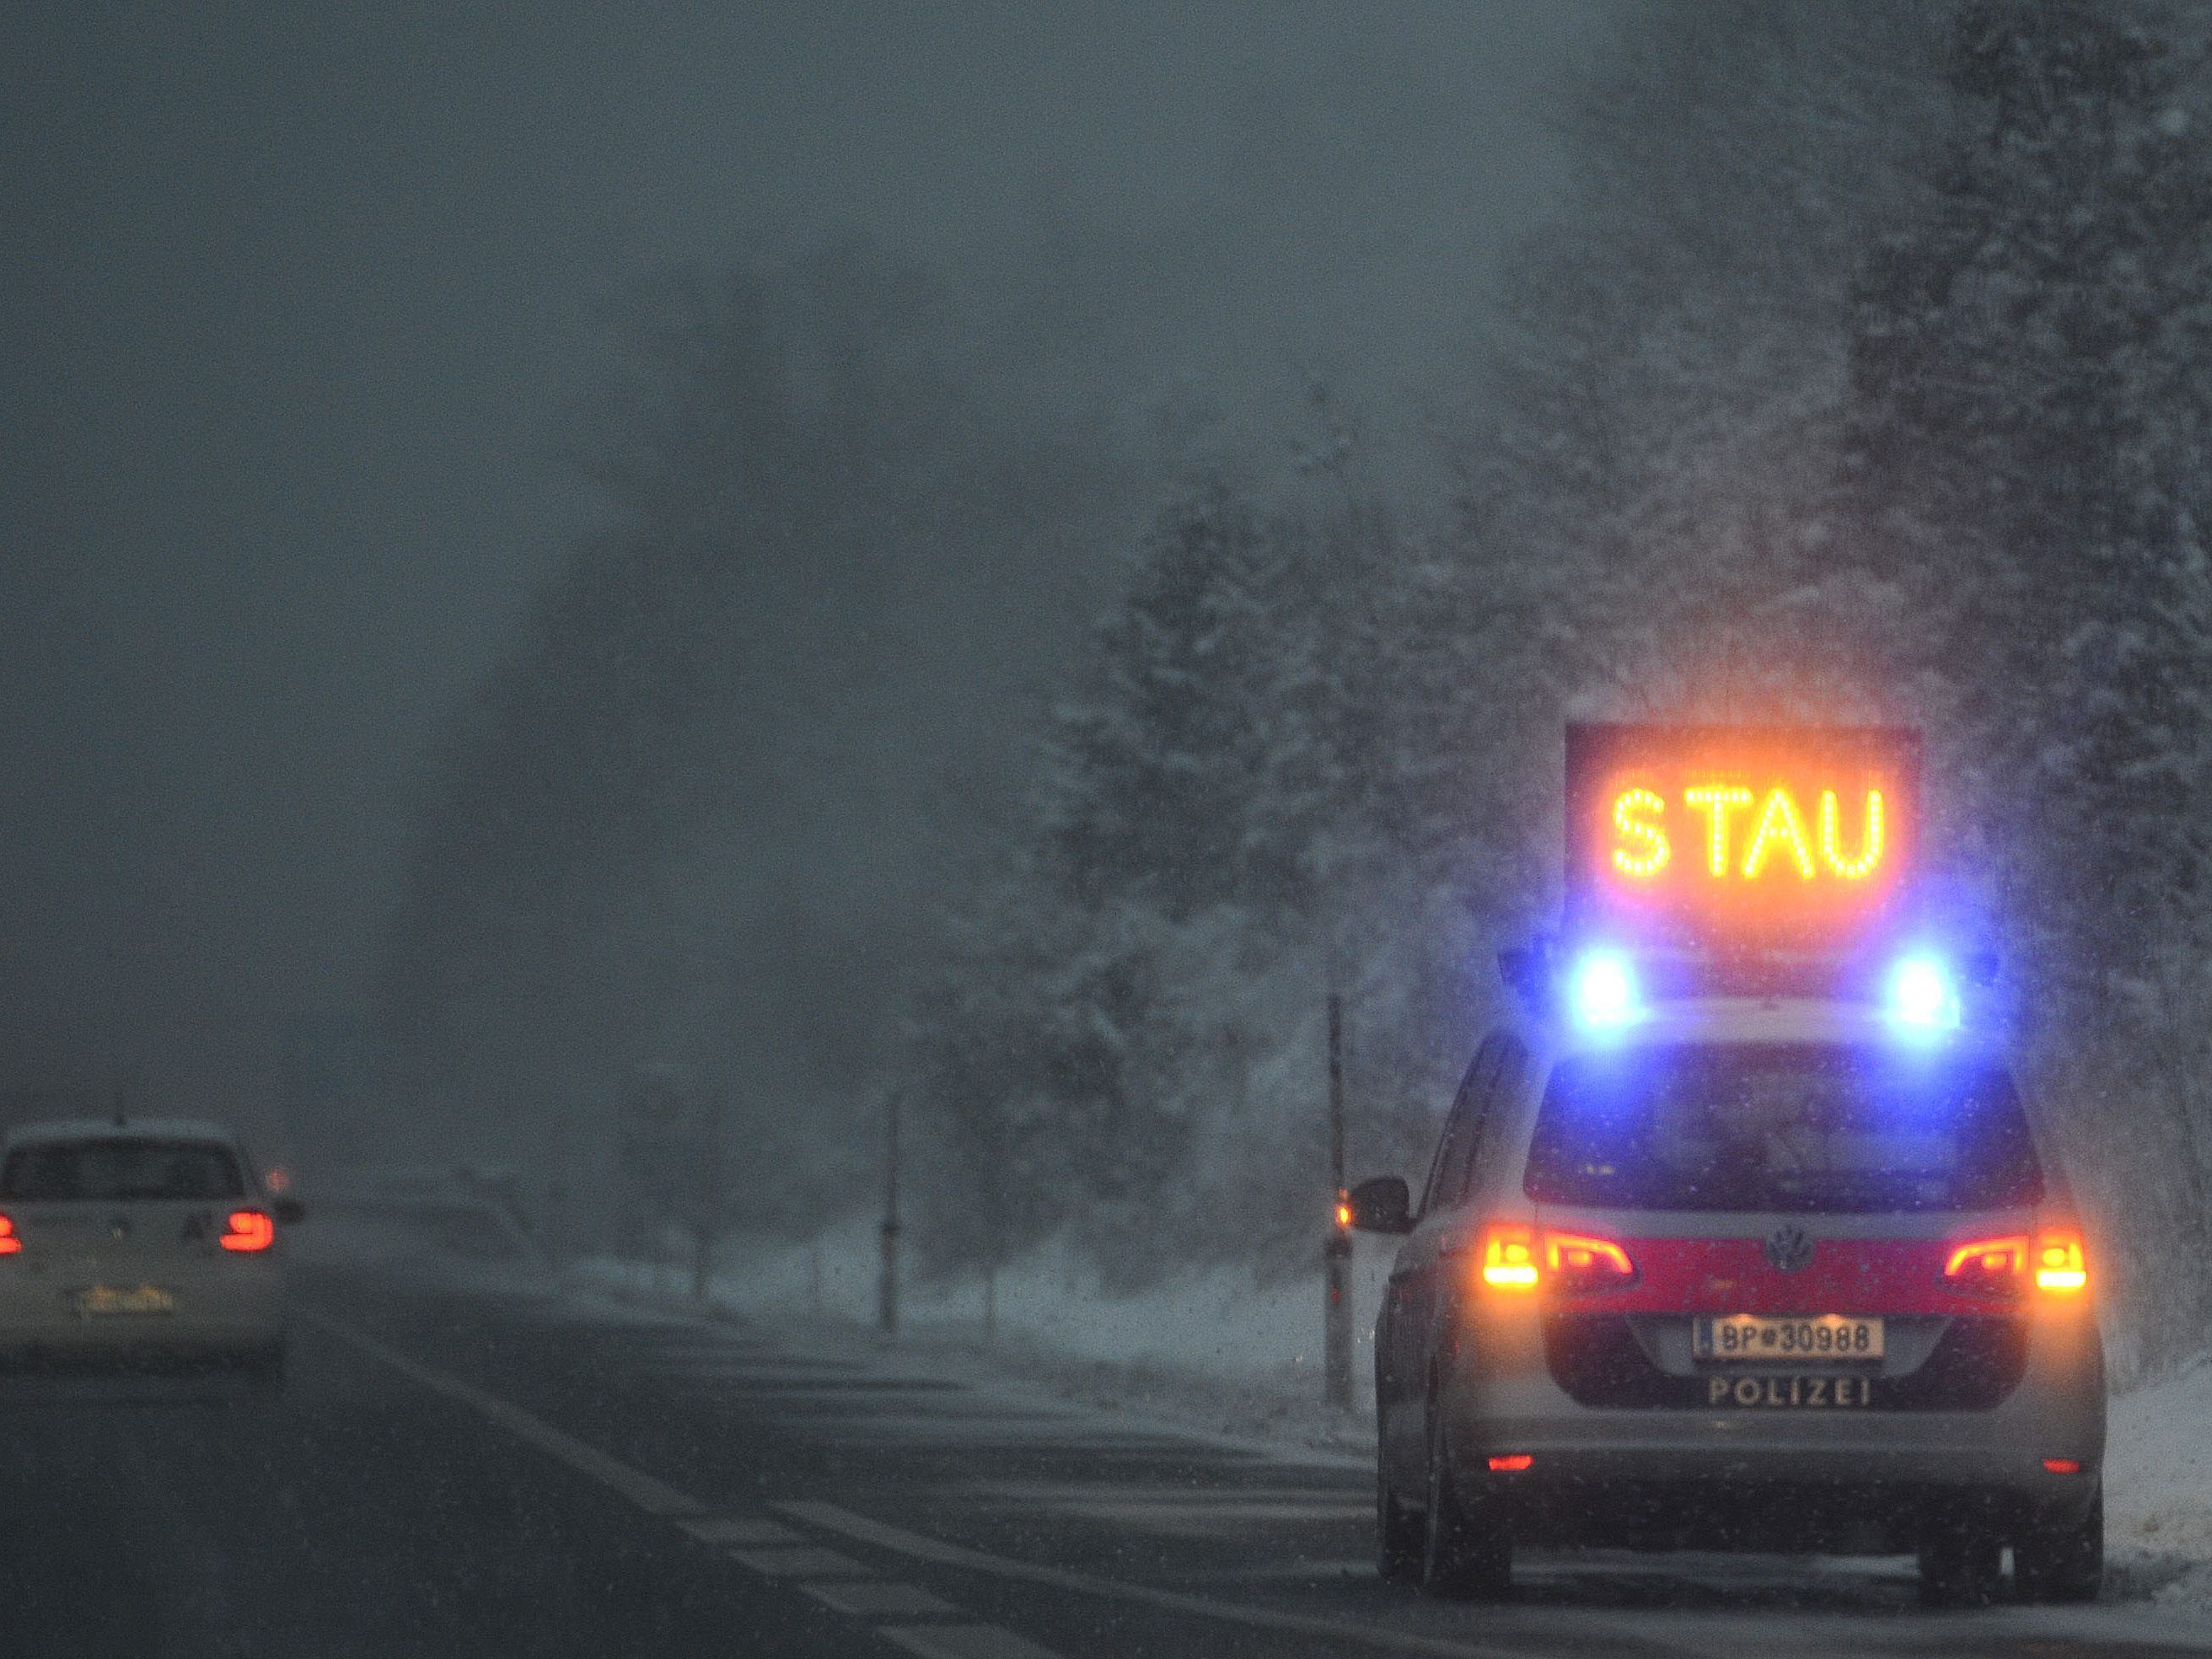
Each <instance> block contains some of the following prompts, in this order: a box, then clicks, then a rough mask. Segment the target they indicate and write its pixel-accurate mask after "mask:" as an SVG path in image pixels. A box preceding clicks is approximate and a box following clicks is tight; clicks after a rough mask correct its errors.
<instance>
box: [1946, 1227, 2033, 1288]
mask: <svg viewBox="0 0 2212 1659" xmlns="http://www.w3.org/2000/svg"><path fill="white" fill-rule="evenodd" d="M1943 1278H1944V1280H1945V1282H1946V1283H1948V1285H1950V1286H1951V1287H1952V1289H1954V1290H1959V1291H1968V1292H1970V1293H1971V1294H1972V1295H1975V1296H2018V1295H2020V1294H2021V1292H2022V1291H2025V1290H2026V1289H2027V1237H2026V1236H2025V1235H2021V1234H2015V1235H2014V1236H2013V1237H2009V1238H1978V1239H1975V1240H1973V1241H1972V1243H1966V1244H1954V1245H1953V1246H1952V1247H1951V1254H1950V1255H1948V1256H1946V1257H1945V1258H1944V1259H1943Z"/></svg>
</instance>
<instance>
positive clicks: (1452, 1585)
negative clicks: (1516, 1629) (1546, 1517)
mask: <svg viewBox="0 0 2212 1659" xmlns="http://www.w3.org/2000/svg"><path fill="white" fill-rule="evenodd" d="M1428 1461H1429V1507H1428V1511H1427V1513H1426V1514H1425V1515H1424V1516H1422V1523H1421V1588H1422V1589H1425V1590H1426V1591H1427V1592H1428V1593H1429V1594H1430V1595H1440V1596H1446V1597H1449V1598H1450V1599H1452V1600H1454V1601H1494V1600H1496V1599H1497V1598H1498V1597H1500V1596H1503V1595H1506V1594H1507V1593H1508V1592H1509V1591H1510V1590H1511V1589H1512V1588H1513V1536H1512V1534H1511V1533H1510V1532H1508V1531H1507V1530H1506V1528H1505V1527H1504V1517H1502V1516H1500V1515H1499V1514H1498V1506H1497V1504H1496V1503H1495V1502H1494V1501H1489V1502H1486V1501H1484V1500H1482V1499H1480V1498H1470V1497H1469V1496H1468V1494H1467V1492H1465V1490H1464V1488H1463V1486H1462V1482H1461V1481H1460V1480H1459V1478H1458V1476H1457V1474H1456V1473H1455V1471H1454V1470H1453V1468H1452V1462H1451V1455H1450V1448H1449V1446H1448V1445H1447V1444H1446V1443H1445V1439H1444V1432H1443V1413H1440V1412H1438V1411H1437V1409H1436V1407H1434V1405H1433V1404H1431V1407H1430V1410H1429V1460H1428Z"/></svg>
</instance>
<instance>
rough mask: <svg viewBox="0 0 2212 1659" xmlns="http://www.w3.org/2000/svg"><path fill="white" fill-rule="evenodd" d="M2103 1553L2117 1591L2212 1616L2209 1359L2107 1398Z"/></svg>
mask: <svg viewBox="0 0 2212 1659" xmlns="http://www.w3.org/2000/svg"><path fill="white" fill-rule="evenodd" d="M2105 1548H2106V1560H2107V1562H2108V1564H2109V1565H2110V1570H2111V1577H2112V1587H2113V1593H2115V1594H2118V1595H2148V1596H2149V1597H2151V1598H2152V1599H2154V1600H2155V1601H2160V1602H2161V1603H2165V1604H2167V1605H2171V1606H2174V1607H2191V1608H2202V1609H2204V1610H2205V1611H2207V1612H2212V1353H2207V1354H2202V1355H2199V1356H2198V1357H2197V1359H2196V1360H2195V1361H2194V1362H2193V1363H2192V1364H2189V1365H2187V1366H2185V1367H2184V1368H2183V1369H2182V1370H2181V1371H2180V1372H2179V1373H2178V1374H2177V1375H2175V1376H2170V1377H2167V1378H2166V1379H2165V1380H2164V1381H2162V1382H2159V1383H2153V1384H2151V1385H2149V1386H2148V1387H2147V1388H2141V1389H2136V1390H2135V1391H2134V1392H2132V1393H2130V1394H2124V1395H2120V1396H2119V1397H2118V1399H2116V1400H2114V1401H2112V1437H2111V1441H2110V1443H2109V1444H2108V1445H2107V1447H2106V1454H2105Z"/></svg>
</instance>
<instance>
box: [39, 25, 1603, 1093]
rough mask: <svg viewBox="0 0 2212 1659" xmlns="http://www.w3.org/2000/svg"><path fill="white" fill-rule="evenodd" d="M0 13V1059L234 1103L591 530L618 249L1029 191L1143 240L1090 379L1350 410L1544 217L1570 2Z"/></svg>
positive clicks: (801, 234) (945, 234)
mask: <svg viewBox="0 0 2212 1659" xmlns="http://www.w3.org/2000/svg"><path fill="white" fill-rule="evenodd" d="M0 10H4V17H0V238H4V245H0V271H3V272H4V276H0V343H4V345H3V346H0V349H4V362H5V364H6V386H7V396H6V398H5V401H4V405H0V407H4V411H5V412H4V418H5V422H6V424H5V428H4V435H3V436H0V614H4V616H5V617H6V618H7V623H8V629H9V635H8V649H7V651H6V652H5V653H4V657H0V676H4V678H0V685H4V688H5V694H4V695H5V700H4V704H0V777H4V779H5V781H6V788H5V792H4V795H0V849H4V864H0V872H4V873H0V1043H4V1044H5V1045H6V1048H5V1051H4V1052H0V1088H6V1087H19V1086H22V1085H23V1084H24V1083H26V1082H31V1081H37V1080H40V1078H41V1077H42V1076H44V1075H47V1074H58V1073H76V1074H78V1075H82V1076H100V1075H105V1074H108V1073H112V1072H113V1071H116V1070H119V1069H122V1068H126V1067H129V1068H136V1069H137V1071H138V1072H139V1073H140V1074H141V1076H142V1078H143V1082H142V1084H141V1085H140V1089H141V1091H142V1093H144V1094H146V1095H149V1096H151V1097H161V1098H165V1099H175V1100H178V1101H180V1102H182V1103H188V1104H190V1105H192V1106H194V1107H196V1108H214V1109H231V1110H234V1111H235V1112H237V1113H238V1114H239V1115H243V1116H246V1117H247V1118H249V1119H252V1118H257V1117H258V1116H259V1115H261V1113H262V1112H263V1111H264V1110H265V1109H266V1105H267V1102H268V1099H269V1097H270V1087H271V1082H272V1079H273V1077H274V1074H275V1071H276V1049H277V1036H276V1033H277V1031H278V1030H280V1028H281V1026H282V1025H283V1022H284V1019H285V1018H286V1017H287V1015H288V1013H289V1012H291V1011H293V1010H295V1009H299V1008H303V1007H314V1006H343V1004H345V1003H346V1002H347V1001H348V1000H350V999H353V998H355V997H356V996H357V994H358V993H359V988H360V986H361V983H362V975H363V970H364V968H365V965H366V964H367V963H368V960H369V957H370V955H371V953H372V952H373V951H374V943H375V933H376V928H377V927H378V924H379V923H380V921H381V919H382V916H383V915H384V913H385V910H386V907H387V906H388V905H389V903H390V902H391V898H392V884H393V880H394V878H395V872H396V861H397V856H398V848H399V846H400V843H401V838H402V836H403V835H404V823H405V818H404V792H405V788H406V786H407V782H408V780H409V777H410V769H411V768H412V766H413V765H414V763H415V759H416V755H417V754H418V752H419V750H420V747H421V744H422V741H423V739H424V738H425V736H426V733H427V732H428V730H429V729H430V727H431V726H432V723H433V722H434V721H435V720H436V718H437V717H438V716H439V714H441V711H442V710H444V709H445V708H447V707H448V706H449V705H450V704H451V702H453V699H454V698H455V697H457V696H459V695H460V694H461V693H462V691H463V690H465V687H466V686H467V684H468V683H469V682H470V681H471V678H472V677H474V676H476V675H477V674H478V673H480V672H481V671H483V668H484V667H485V665H487V664H488V663H489V661H490V660H491V659H492V657H493V655H494V654H495V653H496V652H497V650H498V649H499V647H500V645H501V641H502V640H503V638H504V635H505V631H506V630H507V629H508V628H509V627H511V625H512V623H513V619H514V617H515V616H516V614H517V612H518V610H519V608H520V605H521V604H522V602H523V600H524V599H525V598H526V595H527V594H528V592H530V591H531V589H532V585H533V583H535V582H536V581H538V580H539V579H540V578H541V577H542V576H543V575H544V574H545V573H546V572H547V571H548V570H550V568H552V567H553V566H554V564H555V563H556V561H557V560H558V559H559V557H560V556H561V551H562V544H563V541H564V538H566V537H567V536H568V534H569V533H570V532H572V531H573V530H574V528H575V527H576V526H580V524H582V523H584V522H586V520H587V517H588V514H589V513H590V511H591V503H590V502H589V501H587V500H586V499H585V498H584V496H583V495H581V493H580V490H579V489H577V488H576V487H575V486H574V485H573V484H572V483H570V482H569V481H568V479H567V478H565V477H563V475H562V473H561V472H560V471H559V470H558V468H557V466H556V465H554V464H552V463H551V462H550V460H549V459H547V448H548V445H547V438H548V435H549V434H550V433H551V432H552V431H553V430H554V429H555V428H556V425H557V424H558V422H559V418H560V416H561V415H562V410H563V408H564V406H565V405H566V404H568V403H570V402H571V401H572V400H574V398H577V397H579V396H580V394H581V392H583V390H584V389H585V388H586V386H588V385H589V384H590V382H591V380H592V374H593V373H594V370H595V365H596V364H597V363H598V362H599V353H600V352H601V350H602V349H603V348H604V343H605V340H606V338H607V337H608V331H609V327H610V325H611V321H612V320H613V319H617V318H618V317H619V316H620V314H621V313H622V310H623V305H624V303H625V296H626V295H629V294H630V293H631V292H633V291H634V290H635V288H636V286H637V285H638V284H640V283H642V282H643V281H645V280H646V279H647V278H648V277H650V276H652V275H653V273H654V272H656V271H658V270H663V269H665V268H666V267H668V266H669V265H671V264H678V263H685V262H688V263H694V264H702V265H706V266H709V267H711V266H714V265H716V264H728V263H730V262H732V261H734V260H738V259H752V258H763V257H767V258H773V257H775V256H777V255H779V254H782V253H787V252H796V251H798V250H799V249H802V248H804V247H805V246H807V245H809V244H811V242H813V241H815V240H818V239H819V238H821V237H823V236H824V235H827V234H834V233H836V232H838V231H841V230H847V229H866V230H868V231H871V232H872V233H874V234H877V235H878V236H879V237H880V238H881V239H882V240H884V241H886V242H888V243H890V244H891V245H892V246H896V247H899V248H904V249H910V250H912V251H914V252H917V253H919V254H921V255H922V256H924V257H926V258H929V259H930V260H932V261H933V262H934V263H936V264H938V265H939V267H940V268H942V269H943V270H945V271H946V272H947V273H948V275H949V276H951V280H952V283H953V285H954V287H955V289H957V290H958V291H960V292H961V294H962V296H963V298H964V299H966V300H968V301H970V302H971V303H980V304H981V306H983V307H986V308H987V307H988V306H989V305H990V304H991V303H993V302H994V301H995V300H998V299H1001V298H1005V297H1008V296H1016V295H1023V294H1030V293H1034V292H1035V291H1036V289H1037V288H1038V286H1039V285H1040V284H1046V283H1053V282H1054V281H1055V280H1056V276H1057V275H1058V274H1057V273H1055V272H1054V270H1052V269H1050V268H1049V264H1048V263H1044V264H1040V263H1039V258H1040V256H1039V255H1038V254H1037V252H1036V236H1035V228H1036V224H1037V223H1038V222H1039V221H1040V219H1041V218H1042V219H1049V220H1051V221H1053V222H1058V223H1061V224H1072V225H1074V226H1076V227H1079V234H1077V235H1075V236H1074V237H1073V239H1072V240H1063V242H1062V244H1061V246H1062V250H1063V251H1062V254H1061V255H1060V256H1056V257H1065V248H1066V246H1090V247H1093V248H1097V249H1102V250H1105V251H1106V252H1107V253H1108V255H1109V257H1110V256H1112V255H1113V254H1114V252H1115V251H1116V250H1119V251H1121V252H1124V253H1126V255H1127V260H1128V266H1129V269H1130V270H1132V271H1133V272H1138V273H1142V272H1143V271H1145V270H1161V269H1164V268H1169V267H1170V266H1171V268H1172V269H1173V270H1175V272H1176V280H1175V281H1173V282H1172V283H1167V282H1163V283H1160V285H1159V291H1158V292H1157V293H1147V294H1146V295H1144V296H1143V299H1144V304H1143V306H1141V307H1138V308H1137V309H1138V313H1139V316H1140V317H1150V318H1152V319H1154V320H1153V322H1152V324H1151V325H1146V326H1142V327H1139V328H1138V329H1136V330H1133V331H1132V333H1131V337H1130V339H1129V343H1128V347H1127V349H1128V353H1129V356H1130V358H1131V362H1130V363H1129V365H1128V375H1127V380H1128V383H1129V384H1131V385H1143V384H1145V383H1146V381H1147V380H1149V379H1152V378H1161V379H1164V378H1166V377H1169V376H1174V375H1187V376H1190V377H1193V378H1194V379H1195V380H1199V381H1200V382H1202V383H1203V384H1205V385H1207V386H1220V387H1222V388H1223V389H1224V392H1225V396H1226V397H1228V398H1230V399H1231V401H1232V403H1235V402H1237V401H1238V400H1242V401H1243V403H1244V404H1249V405H1251V406H1253V407H1254V408H1255V409H1256V410H1259V411H1260V413H1259V415H1258V416H1256V418H1258V419H1260V420H1261V422H1262V423H1263V424H1264V423H1265V422H1267V420H1268V419H1270V418H1272V417H1271V416H1269V415H1268V414H1267V410H1269V409H1271V408H1272V407H1273V404H1274V403H1275V402H1276V401H1278V400H1279V399H1280V398H1282V396H1283V393H1284V391H1285V386H1286V385H1287V384H1288V383H1289V382H1290V381H1291V380H1293V379H1294V374H1292V369H1293V366H1294V365H1296V364H1298V363H1312V364H1316V365H1320V366H1322V367H1325V368H1328V369H1329V370H1330V371H1331V372H1333V373H1334V374H1339V375H1340V377H1341V378H1342V379H1343V380H1344V381H1345V382H1346V384H1348V385H1350V386H1352V387H1353V388H1355V389H1356V390H1358V391H1359V392H1361V393H1362V395H1364V396H1368V397H1370V398H1376V399H1380V398H1383V397H1384V396H1385V394H1386V393H1387V392H1389V389H1390V388H1392V387H1394V386H1400V385H1402V384H1405V383H1407V382H1409V381H1413V380H1419V378H1420V377H1421V376H1422V375H1423V374H1424V373H1425V372H1430V371H1431V370H1432V368H1433V366H1434V365H1435V364H1436V363H1437V362H1438V361H1439V356H1440V354H1441V353H1443V352H1444V351H1445V350H1446V349H1448V348H1449V347H1452V346H1454V345H1455V344H1457V343H1461V342H1463V341H1464V340H1465V339H1466V337H1468V334H1469V332H1470V331H1471V330H1472V329H1473V328H1474V326H1475V325H1476V323H1477V321H1478V320H1479V319H1480V314H1481V311H1482V307H1483V304H1484V295H1485V292H1486V286H1487V284H1488V283H1489V282H1490V280H1491V276H1492V266H1493V263H1494V258H1495V255H1496V253H1497V251H1498V248H1499V247H1500V246H1501V245H1503V244H1504V243H1505V242H1507V241H1510V240H1511V238H1512V237H1513V236H1515V235H1516V234H1519V233H1520V232H1522V230H1524V229H1526V228H1528V226H1529V225H1530V224H1531V223H1532V222H1534V220H1535V219H1537V218H1539V217H1541V216H1542V214H1543V213H1544V212H1545V210H1546V208H1547V199H1548V197H1549V196H1550V194H1551V193H1552V191H1554V190H1555V189H1556V188H1557V162H1556V157H1555V155H1554V154H1553V149H1552V146H1551V143H1550V141H1549V139H1548V138H1547V136H1546V134H1545V132H1544V130H1543V129H1542V127H1541V123H1540V122H1539V120H1538V119H1537V118H1536V115H1535V112H1534V106H1533V94H1536V93H1537V92H1539V91H1540V90H1541V87H1542V85H1543V83H1544V80H1545V76H1546V74H1547V66H1548V64H1549V63H1550V62H1551V61H1552V60H1553V58H1554V57H1555V55H1556V54H1557V52H1559V51H1560V50H1561V49H1562V48H1563V47H1565V46H1570V45H1571V43H1572V41H1573V40H1575V38H1576V37H1577V34H1578V33H1581V32H1583V31H1587V30H1588V29H1589V28H1590V27H1593V9H1592V7H1590V6H1586V5H1585V6H1569V5H1563V4H1560V3H1558V0H1526V3H1521V0H1516V3H1492V4H1484V3H1477V0H1442V3H1437V4H1432V5H1419V6H1417V5H1395V4H1368V3H1362V4H1346V5H1343V6H1338V7H1322V6H1307V5H1289V4H1282V3H1269V0H1235V3H1226V4H1218V5H1196V4H1161V5H1158V6H1152V7H1146V6H1138V5H1100V6H1097V7H1091V8H1079V7H1064V6H1059V5H1052V6H1042V5H1034V4H1008V5H1003V6H996V7H963V6H955V5H949V4H933V5H927V6H916V5H912V4H908V3H871V4H845V5H833V6H823V5H820V4H804V3H794V4H788V5H766V4H726V5H708V4H702V3H671V4H665V5H641V6H608V5H599V4H588V5H587V4H580V3H573V0H542V3H536V4H532V5H526V6H510V5H490V4H484V5H468V4H462V3H453V0H435V3H427V4H422V5H410V6H392V5H386V6H376V5H368V6H337V5H331V6H316V5H312V4H306V3H299V0H257V3H246V0H229V3H225V4H222V5H215V6H134V5H125V4H115V3H100V4H91V5H75V4H52V5H28V4H26V5H15V6H9V7H7V8H4V9H0ZM1163 252H1166V253H1169V254H1171V255H1172V258H1171V259H1170V261H1169V262H1168V265H1163V263H1162V257H1161V256H1162V255H1163ZM1133 280H1141V276H1139V277H1136V278H1133Z"/></svg>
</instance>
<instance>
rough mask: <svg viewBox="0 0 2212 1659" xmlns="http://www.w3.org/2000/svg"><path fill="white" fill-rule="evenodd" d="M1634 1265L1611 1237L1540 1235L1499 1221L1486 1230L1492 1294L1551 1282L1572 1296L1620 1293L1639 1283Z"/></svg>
mask: <svg viewBox="0 0 2212 1659" xmlns="http://www.w3.org/2000/svg"><path fill="white" fill-rule="evenodd" d="M1636 1278H1637V1274H1636V1264H1635V1262H1633V1261H1631V1260H1629V1256H1628V1252H1627V1251H1626V1250H1625V1249H1621V1247H1620V1245H1618V1244H1616V1243H1613V1241H1612V1240H1611V1239H1609V1238H1589V1237H1584V1236H1583V1235H1582V1234H1580V1233H1554V1232H1539V1231H1537V1230H1536V1229H1535V1228H1534V1227H1529V1226H1524V1225H1522V1224H1521V1223H1519V1222H1513V1221H1501V1222H1497V1223H1493V1224H1492V1225H1490V1226H1487V1227H1486V1228H1484V1229H1483V1230H1482V1282H1483V1283H1484V1284H1486V1285H1489V1286H1490V1287H1491V1288H1492V1289H1493V1290H1499V1291H1533V1290H1534V1289H1535V1288H1536V1287H1537V1286H1538V1285H1540V1284H1544V1283H1547V1282H1548V1283H1549V1285H1551V1287H1552V1288H1553V1289H1554V1290H1557V1291H1564V1292H1565V1294H1567V1295H1569V1296H1580V1295H1583V1294H1584V1293H1586V1292H1588V1291H1617V1290H1620V1289H1622V1288H1624V1287H1626V1286H1627V1285H1633V1284H1634V1283H1635V1282H1636Z"/></svg>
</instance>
